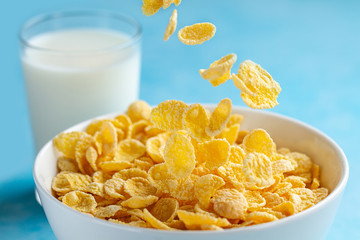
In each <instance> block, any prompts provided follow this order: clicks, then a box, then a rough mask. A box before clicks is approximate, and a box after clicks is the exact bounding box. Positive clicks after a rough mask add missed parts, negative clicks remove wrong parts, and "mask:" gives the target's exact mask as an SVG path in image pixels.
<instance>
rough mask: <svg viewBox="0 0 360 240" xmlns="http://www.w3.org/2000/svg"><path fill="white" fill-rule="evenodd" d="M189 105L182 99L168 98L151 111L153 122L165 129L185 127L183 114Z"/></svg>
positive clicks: (171, 129) (173, 129)
mask: <svg viewBox="0 0 360 240" xmlns="http://www.w3.org/2000/svg"><path fill="white" fill-rule="evenodd" d="M187 107H188V105H187V104H186V103H184V102H182V101H177V100H167V101H164V102H162V103H160V104H159V105H158V106H157V107H155V108H153V110H152V111H151V122H152V123H153V124H154V125H155V126H156V127H157V128H159V129H161V130H164V131H177V130H181V129H183V119H182V117H183V114H184V111H185V109H186V108H187Z"/></svg>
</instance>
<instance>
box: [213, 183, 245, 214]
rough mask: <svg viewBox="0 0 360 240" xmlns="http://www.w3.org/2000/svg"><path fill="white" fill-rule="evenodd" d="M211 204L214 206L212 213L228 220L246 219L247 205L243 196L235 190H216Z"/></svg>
mask: <svg viewBox="0 0 360 240" xmlns="http://www.w3.org/2000/svg"><path fill="white" fill-rule="evenodd" d="M211 202H212V203H213V204H214V211H215V212H216V213H217V214H219V215H220V216H222V217H226V218H228V219H242V220H244V219H245V218H246V214H247V213H246V210H247V208H248V203H247V201H246V198H245V197H244V195H243V194H242V193H241V192H239V191H237V190H235V189H220V190H217V191H216V193H215V195H214V196H213V198H212V199H211Z"/></svg>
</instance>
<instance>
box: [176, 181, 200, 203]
mask: <svg viewBox="0 0 360 240" xmlns="http://www.w3.org/2000/svg"><path fill="white" fill-rule="evenodd" d="M198 179H199V176H196V175H194V174H191V175H190V177H188V178H185V179H180V180H178V182H177V187H176V188H170V195H171V196H172V197H174V198H176V199H178V200H183V201H193V200H195V182H196V181H197V180H198Z"/></svg>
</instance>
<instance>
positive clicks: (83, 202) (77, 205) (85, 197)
mask: <svg viewBox="0 0 360 240" xmlns="http://www.w3.org/2000/svg"><path fill="white" fill-rule="evenodd" d="M62 202H63V203H64V204H66V205H67V206H69V207H71V208H73V209H75V210H77V211H80V212H84V213H90V212H92V211H94V209H95V208H96V205H97V204H96V201H95V198H94V197H93V196H92V195H91V194H87V193H84V192H81V191H72V192H69V193H67V194H65V195H64V197H63V198H62Z"/></svg>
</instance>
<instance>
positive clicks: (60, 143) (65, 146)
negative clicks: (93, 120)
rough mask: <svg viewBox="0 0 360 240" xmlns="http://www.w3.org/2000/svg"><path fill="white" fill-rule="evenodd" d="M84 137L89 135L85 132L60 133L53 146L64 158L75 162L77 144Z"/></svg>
mask: <svg viewBox="0 0 360 240" xmlns="http://www.w3.org/2000/svg"><path fill="white" fill-rule="evenodd" d="M83 135H87V134H86V133H84V132H66V133H60V134H59V135H58V136H56V137H55V138H54V139H53V144H54V146H55V148H56V149H57V150H58V151H60V152H61V153H62V154H63V157H65V158H70V159H74V160H75V147H76V143H77V141H78V140H79V139H80V136H83Z"/></svg>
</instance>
